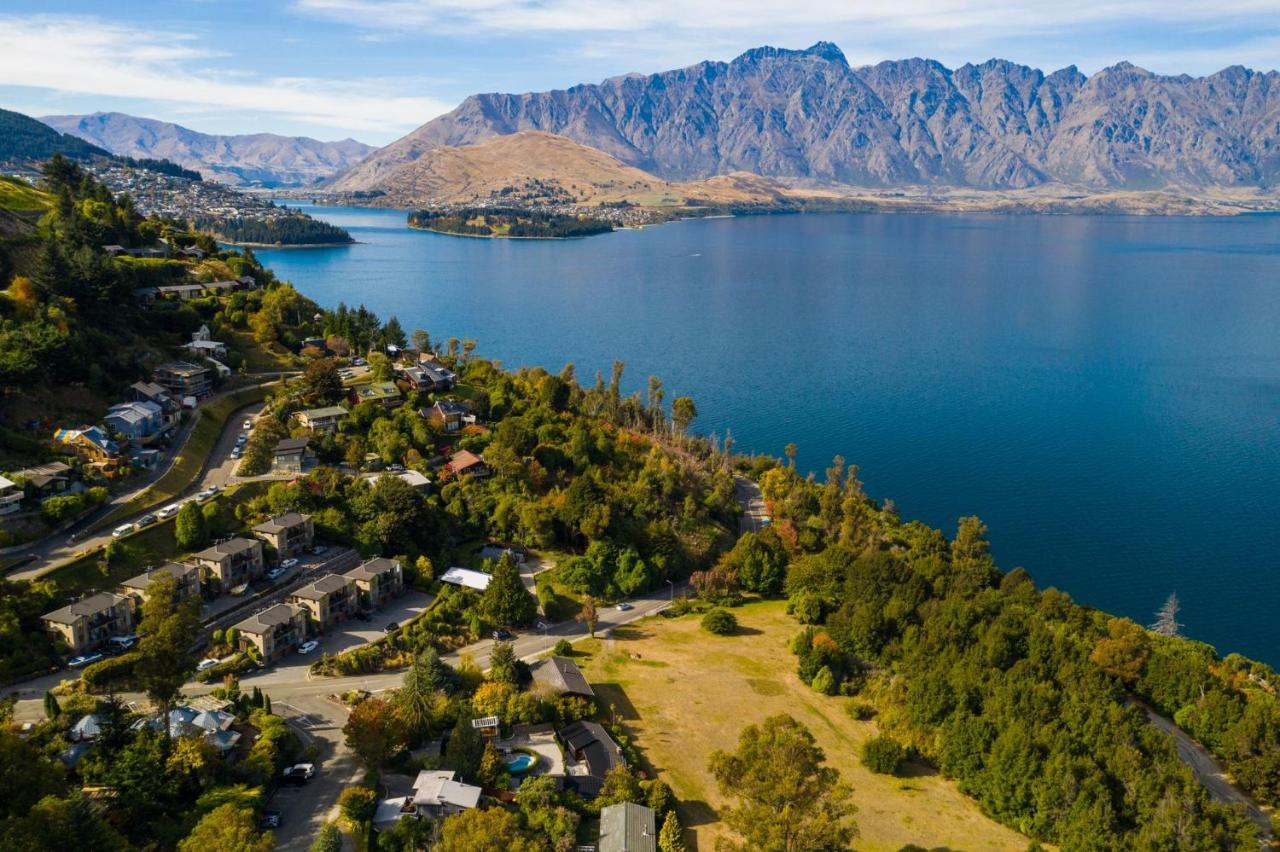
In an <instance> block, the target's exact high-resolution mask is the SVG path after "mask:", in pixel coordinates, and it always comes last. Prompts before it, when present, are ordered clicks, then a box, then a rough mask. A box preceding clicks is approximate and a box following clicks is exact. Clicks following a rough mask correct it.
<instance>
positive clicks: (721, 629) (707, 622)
mask: <svg viewBox="0 0 1280 852" xmlns="http://www.w3.org/2000/svg"><path fill="white" fill-rule="evenodd" d="M702 629H703V630H705V631H707V632H708V633H714V634H715V635H717V636H729V635H732V634H733V632H734V631H735V630H737V629H738V619H737V618H735V617H734V615H733V613H731V612H729V610H727V609H724V608H723V607H715V608H714V609H712V610H709V611H708V612H707V614H706V615H704V616H703V617H702Z"/></svg>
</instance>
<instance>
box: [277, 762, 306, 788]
mask: <svg viewBox="0 0 1280 852" xmlns="http://www.w3.org/2000/svg"><path fill="white" fill-rule="evenodd" d="M280 783H281V784H284V785H290V786H293V787H302V786H304V785H305V784H306V783H307V776H306V774H305V773H302V772H294V771H293V767H292V766H290V767H289V768H288V769H286V770H285V771H284V773H283V774H281V776H280Z"/></svg>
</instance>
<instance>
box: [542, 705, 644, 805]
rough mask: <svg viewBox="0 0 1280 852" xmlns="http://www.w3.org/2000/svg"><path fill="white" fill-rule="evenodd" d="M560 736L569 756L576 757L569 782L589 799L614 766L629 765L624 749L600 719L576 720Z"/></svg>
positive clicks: (560, 732)
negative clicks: (623, 752) (600, 722)
mask: <svg viewBox="0 0 1280 852" xmlns="http://www.w3.org/2000/svg"><path fill="white" fill-rule="evenodd" d="M557 736H558V737H559V738H560V742H561V744H562V745H563V746H564V750H565V754H566V756H568V757H569V758H571V759H572V763H570V764H569V767H568V768H569V774H568V776H567V777H566V779H565V780H566V783H567V784H569V785H570V786H572V787H573V788H574V789H575V790H576V791H577V792H578V795H580V796H582V797H583V798H585V799H594V798H595V797H596V796H597V795H598V794H599V793H600V787H601V786H602V785H603V784H604V778H605V775H607V774H608V773H609V770H610V769H613V768H614V767H615V766H626V765H627V761H626V759H625V758H624V757H623V756H622V749H621V748H620V747H619V746H618V744H617V743H616V742H614V741H613V737H611V736H609V732H608V731H606V730H605V729H604V727H603V726H602V725H600V724H598V723H596V722H590V721H587V720H585V719H584V720H581V721H578V722H573V723H572V724H569V725H565V726H564V727H563V728H561V729H560V731H559V733H558V734H557Z"/></svg>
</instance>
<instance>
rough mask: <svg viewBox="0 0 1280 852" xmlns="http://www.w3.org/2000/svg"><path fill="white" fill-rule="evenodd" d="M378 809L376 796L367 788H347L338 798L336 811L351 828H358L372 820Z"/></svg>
mask: <svg viewBox="0 0 1280 852" xmlns="http://www.w3.org/2000/svg"><path fill="white" fill-rule="evenodd" d="M377 809H378V794H377V793H375V792H374V791H373V790H370V789H369V788H368V787H348V788H346V789H345V790H343V791H342V795H341V796H339V797H338V810H339V811H340V812H341V813H342V817H343V819H345V820H346V821H347V823H348V824H349V825H350V826H351V827H352V828H360V827H362V826H363V825H364V824H365V823H367V822H368V821H369V820H371V819H373V815H374V812H375V811H377Z"/></svg>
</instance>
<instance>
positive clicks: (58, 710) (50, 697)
mask: <svg viewBox="0 0 1280 852" xmlns="http://www.w3.org/2000/svg"><path fill="white" fill-rule="evenodd" d="M61 714H62V707H61V706H59V704H58V698H57V696H55V695H54V694H53V693H52V692H49V691H48V690H45V693H44V715H45V718H46V719H56V718H58V716H59V715H61Z"/></svg>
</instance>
